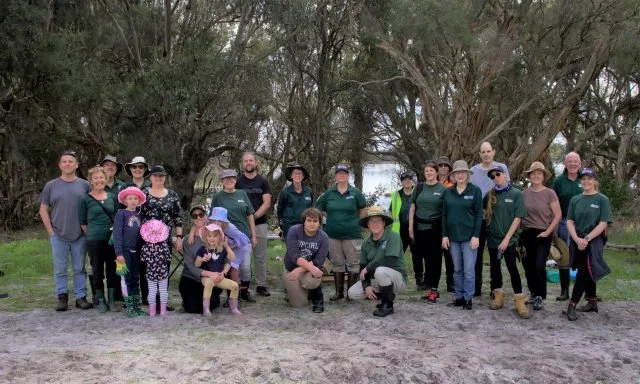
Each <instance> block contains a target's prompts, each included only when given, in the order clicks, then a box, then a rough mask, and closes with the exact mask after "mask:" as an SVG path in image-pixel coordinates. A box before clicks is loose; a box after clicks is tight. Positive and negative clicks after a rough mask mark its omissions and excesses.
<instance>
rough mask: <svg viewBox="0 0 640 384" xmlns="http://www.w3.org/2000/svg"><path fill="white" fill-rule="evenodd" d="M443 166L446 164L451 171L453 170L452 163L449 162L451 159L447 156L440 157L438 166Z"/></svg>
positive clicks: (437, 161)
mask: <svg viewBox="0 0 640 384" xmlns="http://www.w3.org/2000/svg"><path fill="white" fill-rule="evenodd" d="M441 164H444V165H446V166H447V167H449V171H451V170H452V169H453V167H452V166H451V161H449V158H448V157H447V156H440V157H439V158H438V160H436V165H441Z"/></svg>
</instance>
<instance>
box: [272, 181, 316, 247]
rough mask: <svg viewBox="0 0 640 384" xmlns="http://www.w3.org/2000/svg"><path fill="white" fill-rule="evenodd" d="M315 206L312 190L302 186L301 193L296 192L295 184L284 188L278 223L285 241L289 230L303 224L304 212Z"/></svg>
mask: <svg viewBox="0 0 640 384" xmlns="http://www.w3.org/2000/svg"><path fill="white" fill-rule="evenodd" d="M312 206H313V195H312V194H311V188H309V187H307V186H304V185H303V186H302V191H301V192H300V193H298V192H296V189H295V188H294V187H293V184H291V185H289V186H288V187H286V188H284V189H283V190H282V192H280V196H279V197H278V212H277V214H278V222H279V223H280V226H281V229H282V231H283V232H284V237H285V239H286V238H287V232H289V228H291V227H292V226H294V225H296V224H302V212H303V211H304V210H305V209H307V208H311V207H312Z"/></svg>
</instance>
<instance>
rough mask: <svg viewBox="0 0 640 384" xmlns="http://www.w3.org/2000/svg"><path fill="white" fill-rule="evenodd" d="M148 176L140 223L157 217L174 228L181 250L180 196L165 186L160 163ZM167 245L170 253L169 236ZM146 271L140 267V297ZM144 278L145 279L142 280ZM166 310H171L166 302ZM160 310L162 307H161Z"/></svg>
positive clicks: (145, 286) (177, 246) (143, 289)
mask: <svg viewBox="0 0 640 384" xmlns="http://www.w3.org/2000/svg"><path fill="white" fill-rule="evenodd" d="M149 174H150V176H149V178H150V180H151V186H150V187H149V188H146V189H145V190H144V191H143V192H144V193H145V195H146V197H147V201H146V202H145V203H144V204H143V205H142V206H141V211H140V218H141V220H142V224H144V223H146V222H147V221H149V220H151V219H157V220H160V221H162V222H163V223H164V224H166V225H167V226H169V228H170V230H171V229H173V230H174V234H175V236H176V238H177V240H176V249H177V250H178V252H182V237H183V234H182V209H181V208H180V198H179V197H178V194H177V193H176V192H175V191H173V190H171V189H167V188H166V187H165V183H166V181H167V171H166V170H165V169H164V167H163V166H161V165H156V166H154V167H153V168H151V170H150V171H149ZM167 242H168V245H169V247H168V248H167V249H168V252H169V253H171V249H172V246H173V245H172V243H171V236H169V238H168V239H167ZM165 256H168V257H167V259H168V260H169V263H168V264H169V266H168V267H170V265H171V254H169V255H165ZM145 273H146V267H143V268H142V271H141V274H140V275H141V276H140V287H141V290H142V297H143V298H146V297H147V295H148V293H149V292H148V288H147V281H146V279H143V275H144V274H145ZM143 280H145V281H143ZM167 310H169V311H172V310H173V308H171V307H170V306H169V305H168V303H167ZM161 312H162V309H161Z"/></svg>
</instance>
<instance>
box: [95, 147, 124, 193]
mask: <svg viewBox="0 0 640 384" xmlns="http://www.w3.org/2000/svg"><path fill="white" fill-rule="evenodd" d="M100 166H101V167H102V168H104V171H105V172H106V173H107V185H106V186H105V187H104V190H105V191H107V192H109V193H112V194H113V195H114V196H118V193H120V191H122V190H123V189H124V188H125V183H124V182H123V181H120V180H118V179H116V177H117V176H118V174H120V172H122V163H119V162H118V160H117V159H116V157H115V156H111V155H106V156H105V157H104V159H102V161H101V162H100Z"/></svg>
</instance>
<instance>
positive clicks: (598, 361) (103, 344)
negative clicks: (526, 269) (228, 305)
mask: <svg viewBox="0 0 640 384" xmlns="http://www.w3.org/2000/svg"><path fill="white" fill-rule="evenodd" d="M327 293H332V288H330V287H325V296H328V295H327ZM418 295H419V294H418V293H416V292H411V297H409V296H406V295H405V296H403V297H402V298H401V299H400V300H398V301H397V302H396V313H395V314H394V315H391V316H389V317H387V318H384V319H380V318H375V317H373V316H371V312H372V311H373V310H374V303H373V302H367V301H365V302H355V303H354V302H352V303H344V302H343V303H340V304H333V303H330V304H329V303H327V305H326V311H325V313H323V314H320V315H318V314H313V313H311V311H310V309H309V308H304V309H292V308H289V307H288V306H287V305H286V304H285V303H284V301H283V298H282V294H281V293H277V292H276V293H274V294H273V295H272V296H271V297H270V298H262V299H261V300H260V302H258V303H256V304H252V305H246V306H245V307H244V308H243V311H244V313H245V314H244V315H243V316H240V317H232V316H230V315H229V314H228V313H227V311H226V310H223V309H221V308H219V309H217V310H216V311H215V313H214V317H213V319H205V318H202V317H201V316H198V315H190V314H184V313H178V312H172V313H171V314H170V316H169V317H168V318H166V319H160V318H153V319H151V318H148V317H144V318H136V319H133V320H129V319H127V318H125V317H124V315H123V314H122V313H108V314H104V315H102V314H99V313H98V312H97V311H96V310H89V311H81V310H79V309H75V308H73V309H71V310H69V311H68V312H66V313H56V312H54V311H53V310H38V311H33V312H28V313H2V314H0V335H2V342H0V382H2V383H7V382H10V383H44V382H51V383H61V382H62V383H115V382H123V383H154V382H157V383H170V382H171V383H172V382H175V383H189V382H209V383H472V382H478V383H640V330H639V329H638V319H639V318H640V304H639V303H622V302H620V303H608V302H603V303H601V304H600V308H601V310H600V313H599V314H594V313H588V314H580V315H579V319H578V321H576V322H568V321H567V320H566V317H564V316H563V315H562V313H561V312H562V309H563V308H564V304H563V305H561V304H558V303H556V302H549V303H547V308H546V310H544V311H539V312H535V313H533V314H532V317H531V319H529V320H520V319H518V318H517V316H516V314H515V311H514V310H513V303H512V302H511V301H508V305H507V306H506V307H505V308H504V309H502V310H500V311H491V310H490V309H489V308H488V306H487V302H488V299H487V298H484V299H483V300H476V301H475V308H474V310H473V311H463V310H461V309H458V308H448V307H446V305H445V303H446V302H447V301H448V300H449V299H450V294H447V295H444V297H443V298H442V299H441V301H442V303H440V302H439V303H438V304H436V305H428V304H425V303H424V302H423V301H421V300H418V299H417V297H418ZM507 299H508V300H510V299H511V297H510V295H508V296H507ZM173 301H174V302H175V303H176V304H177V303H178V302H179V301H178V299H173ZM52 305H53V303H52Z"/></svg>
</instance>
